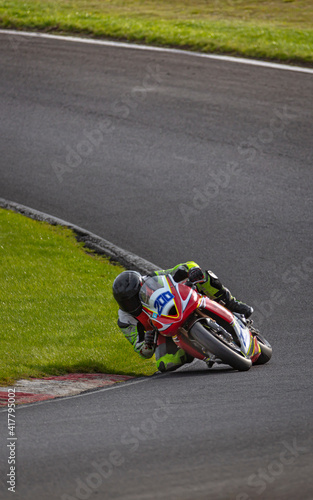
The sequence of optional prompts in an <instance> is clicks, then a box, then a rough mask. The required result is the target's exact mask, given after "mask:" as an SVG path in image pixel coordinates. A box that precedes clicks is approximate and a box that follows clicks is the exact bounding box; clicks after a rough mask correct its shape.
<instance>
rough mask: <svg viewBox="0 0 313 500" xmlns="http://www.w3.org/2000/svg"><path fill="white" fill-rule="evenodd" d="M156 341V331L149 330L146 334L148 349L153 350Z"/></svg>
mask: <svg viewBox="0 0 313 500" xmlns="http://www.w3.org/2000/svg"><path fill="white" fill-rule="evenodd" d="M154 339H155V331H154V330H148V331H146V333H145V344H146V347H147V348H148V349H153V347H154Z"/></svg>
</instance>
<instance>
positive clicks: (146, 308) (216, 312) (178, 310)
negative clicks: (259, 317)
mask: <svg viewBox="0 0 313 500" xmlns="http://www.w3.org/2000/svg"><path fill="white" fill-rule="evenodd" d="M140 299H141V302H142V305H143V309H142V313H141V314H140V318H138V319H140V321H141V322H142V323H143V324H144V326H145V327H146V329H149V327H150V328H151V327H155V328H157V329H158V331H159V332H160V334H161V335H164V336H169V337H172V338H173V340H174V342H175V343H176V344H177V345H178V346H179V347H181V348H182V349H185V350H187V351H188V352H189V353H190V354H191V355H193V356H194V357H197V358H199V359H204V358H205V356H204V355H202V354H201V353H199V351H197V350H195V349H193V347H192V345H191V344H190V342H189V341H187V339H186V338H185V337H184V335H181V334H179V329H180V328H181V327H182V326H183V325H184V324H185V323H186V321H187V320H188V318H189V317H190V316H191V315H192V314H193V313H194V312H195V311H196V310H197V309H200V310H203V311H205V312H206V313H207V315H208V316H210V313H211V316H212V317H213V318H215V319H216V320H217V322H218V320H219V319H221V320H223V321H224V322H226V323H228V324H229V325H230V326H231V327H232V328H233V329H234V331H235V333H236V335H237V337H238V339H239V341H240V344H241V350H242V352H243V353H244V354H245V355H247V356H249V357H250V358H251V359H252V361H255V360H256V359H257V357H258V356H259V355H260V348H259V345H258V342H257V340H256V339H255V338H254V337H253V336H252V334H251V333H250V331H249V329H248V328H247V327H246V326H245V325H244V324H243V323H242V322H240V321H239V320H238V319H237V318H236V317H235V316H234V315H233V314H232V313H231V312H230V311H229V310H228V309H226V308H225V307H223V306H221V305H220V304H218V303H217V302H214V301H213V300H210V299H209V298H208V297H206V296H203V295H201V294H200V293H198V292H197V291H196V290H194V289H193V288H191V287H189V286H187V285H186V284H184V283H183V282H182V283H176V282H175V281H174V279H173V277H172V276H171V275H160V276H153V277H151V278H148V279H147V280H146V282H145V283H144V284H143V286H142V288H141V291H140Z"/></svg>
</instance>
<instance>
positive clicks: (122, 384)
mask: <svg viewBox="0 0 313 500" xmlns="http://www.w3.org/2000/svg"><path fill="white" fill-rule="evenodd" d="M164 375H168V374H167V373H162V374H160V375H158V376H157V377H158V378H160V377H164ZM153 379H155V377H153V376H151V377H145V378H140V379H139V380H133V381H132V382H115V383H114V384H113V385H111V386H110V387H102V388H98V389H97V388H96V387H95V389H91V390H88V391H85V392H81V393H80V394H73V395H72V396H59V397H55V398H51V399H46V400H45V401H34V402H33V403H27V404H21V405H16V409H17V410H21V409H22V408H33V407H34V406H39V405H43V404H46V403H56V402H58V401H65V400H67V399H75V398H81V397H84V396H90V395H91V394H95V393H99V392H105V391H111V390H112V389H119V388H120V387H129V386H130V385H135V384H140V383H142V382H147V381H149V380H153ZM7 411H8V409H7V408H6V407H4V408H3V409H2V410H0V413H7Z"/></svg>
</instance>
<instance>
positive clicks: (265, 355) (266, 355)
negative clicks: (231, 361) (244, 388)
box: [253, 335, 272, 366]
mask: <svg viewBox="0 0 313 500" xmlns="http://www.w3.org/2000/svg"><path fill="white" fill-rule="evenodd" d="M256 338H257V341H258V343H259V346H260V347H261V354H260V356H259V357H258V359H257V360H256V362H255V363H253V366H255V365H265V363H268V361H269V360H270V359H271V357H272V346H271V345H270V344H269V343H268V342H267V340H265V338H264V337H263V336H262V335H256Z"/></svg>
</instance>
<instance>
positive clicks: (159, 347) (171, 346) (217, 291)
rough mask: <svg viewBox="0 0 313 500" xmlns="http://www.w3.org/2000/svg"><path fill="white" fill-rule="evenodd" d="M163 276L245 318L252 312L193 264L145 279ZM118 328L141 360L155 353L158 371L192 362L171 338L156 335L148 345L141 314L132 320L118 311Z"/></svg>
mask: <svg viewBox="0 0 313 500" xmlns="http://www.w3.org/2000/svg"><path fill="white" fill-rule="evenodd" d="M164 274H166V275H168V274H170V275H171V276H173V278H174V280H175V281H176V282H181V281H185V280H187V279H188V280H189V281H190V282H191V283H193V284H195V285H196V287H197V289H198V291H199V292H200V293H201V294H203V295H207V296H208V297H209V298H210V299H212V300H216V301H218V302H221V303H223V304H224V305H225V306H226V307H228V308H229V309H230V310H231V311H234V312H239V313H241V314H244V315H245V316H246V317H249V316H250V315H251V314H252V312H253V309H252V308H251V307H250V306H247V305H246V304H244V303H242V302H239V301H237V300H236V299H235V298H234V297H233V296H232V295H231V293H230V291H229V290H228V289H227V288H225V287H224V286H223V285H222V283H221V282H220V280H219V279H218V278H217V276H215V274H214V273H213V272H212V271H204V272H202V270H201V268H200V267H199V266H198V264H196V263H195V262H193V261H188V262H185V263H184V264H178V265H177V266H175V267H173V268H172V269H166V270H159V271H155V272H154V273H151V274H150V275H149V276H153V275H164ZM118 326H119V328H120V329H121V330H122V332H123V334H124V335H125V337H126V338H127V340H128V341H129V342H130V343H131V344H132V345H133V348H134V350H135V352H137V354H139V355H140V356H141V357H143V358H151V357H152V356H153V354H155V359H156V365H157V368H158V370H159V371H161V372H165V371H170V370H175V369H176V368H178V367H179V366H182V365H183V364H185V363H190V362H191V361H192V360H193V358H192V357H191V356H190V355H189V354H187V353H186V352H185V351H184V350H183V349H180V348H179V347H178V346H176V344H175V343H174V341H173V340H172V338H171V337H165V336H163V335H158V338H157V343H156V345H155V344H154V343H153V342H151V332H149V330H151V327H149V325H148V324H145V315H144V314H143V313H142V314H140V315H139V316H137V317H134V316H132V315H131V314H129V313H126V312H124V311H122V310H121V309H119V312H118Z"/></svg>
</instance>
